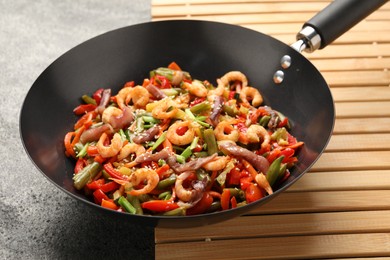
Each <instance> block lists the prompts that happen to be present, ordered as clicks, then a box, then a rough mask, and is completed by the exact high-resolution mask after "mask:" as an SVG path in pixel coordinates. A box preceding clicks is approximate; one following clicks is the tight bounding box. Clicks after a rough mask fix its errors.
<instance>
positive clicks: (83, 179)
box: [73, 162, 102, 190]
mask: <svg viewBox="0 0 390 260" xmlns="http://www.w3.org/2000/svg"><path fill="white" fill-rule="evenodd" d="M101 169H102V166H101V165H100V163H98V162H93V163H91V164H88V165H87V166H85V167H84V168H83V169H82V170H81V171H80V172H78V173H77V174H75V175H74V176H73V185H74V187H75V188H76V189H78V190H81V189H82V188H84V186H85V185H86V184H87V183H88V182H89V181H90V180H92V179H93V178H95V177H96V175H97V174H98V173H99V172H100V170H101Z"/></svg>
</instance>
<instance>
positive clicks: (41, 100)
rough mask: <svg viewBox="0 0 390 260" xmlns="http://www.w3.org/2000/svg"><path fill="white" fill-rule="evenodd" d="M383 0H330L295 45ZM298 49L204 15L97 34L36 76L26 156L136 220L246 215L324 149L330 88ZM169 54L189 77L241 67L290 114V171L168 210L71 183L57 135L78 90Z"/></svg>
mask: <svg viewBox="0 0 390 260" xmlns="http://www.w3.org/2000/svg"><path fill="white" fill-rule="evenodd" d="M385 2H386V1H383V0H382V1H378V0H375V1H373V0H370V1H359V0H356V1H347V0H341V1H336V2H334V3H332V4H331V5H330V6H329V7H328V8H326V9H324V10H323V11H322V12H320V13H319V14H318V15H317V16H315V17H314V18H313V19H311V20H310V21H309V22H307V23H306V24H305V25H304V29H303V30H302V31H301V32H300V33H299V34H298V41H297V43H296V44H295V45H294V48H295V49H298V50H303V49H306V50H309V51H313V50H314V49H316V48H323V47H325V46H326V45H327V44H329V43H331V42H332V41H333V40H334V39H335V38H337V37H338V36H339V35H341V34H342V33H343V32H345V31H346V30H348V29H349V28H350V27H352V26H353V25H354V24H355V23H357V22H358V21H359V20H362V19H363V18H364V17H365V16H367V15H368V14H370V13H371V12H373V11H374V10H375V9H377V8H379V7H380V6H381V5H382V4H384V3H385ZM336 21H337V22H336ZM335 26H336V27H335ZM308 28H309V29H308ZM294 48H291V47H290V46H288V45H286V44H284V43H282V42H279V41H278V40H275V39H273V38H272V37H269V36H267V35H264V34H262V33H259V32H256V31H252V30H249V29H244V28H242V27H239V26H234V25H228V24H224V23H216V22H206V21H190V20H182V21H163V22H150V23H144V24H137V25H133V26H129V27H125V28H120V29H117V30H114V31H111V32H108V33H105V34H102V35H100V36H97V37H95V38H93V39H90V40H88V41H86V42H84V43H82V44H80V45H78V46H76V47H75V48H73V49H71V50H69V51H68V52H66V53H65V54H63V55H62V56H61V57H59V58H58V59H57V60H55V61H54V62H53V63H52V64H51V65H50V66H48V68H47V69H45V70H44V71H43V73H42V74H41V75H40V76H39V77H38V78H37V80H36V81H35V82H34V83H33V85H32V87H31V89H30V90H29V92H28V94H27V96H26V98H25V100H24V103H23V106H22V109H21V114H20V134H21V139H22V142H23V144H24V147H25V150H26V152H27V154H28V155H29V157H30V158H31V160H32V162H33V163H34V164H35V166H36V167H37V168H38V169H39V170H40V171H41V172H42V173H43V175H44V176H45V177H47V178H48V179H49V180H50V181H51V182H52V183H53V184H54V185H55V186H57V187H58V188H59V189H60V190H62V191H64V192H65V193H67V194H68V195H70V196H72V197H73V198H75V199H77V200H79V201H81V202H82V203H85V204H87V205H89V206H92V207H94V208H96V210H98V211H99V212H106V213H107V214H112V215H113V217H116V218H124V219H126V220H127V221H131V222H133V223H137V224H141V225H144V224H146V225H152V226H156V225H159V226H165V227H188V226H194V225H204V224H210V223H214V222H217V221H222V220H226V219H229V218H232V217H235V216H238V215H242V214H244V213H245V212H248V211H249V210H251V209H253V208H255V207H259V206H260V205H262V204H264V203H266V202H268V201H270V200H271V199H272V198H274V197H275V196H277V195H278V194H280V193H281V192H283V191H284V190H286V189H287V188H288V187H289V186H291V185H292V184H293V183H294V182H295V181H296V180H298V179H299V178H300V177H302V175H303V174H304V173H305V172H307V171H308V170H309V169H310V168H311V166H312V165H313V164H314V163H315V162H316V161H317V159H318V158H319V157H320V155H321V154H322V152H323V151H324V149H325V147H326V145H327V143H328V141H329V139H330V136H331V134H332V131H333V125H334V119H335V111H334V103H333V99H332V95H331V93H330V90H329V87H328V85H327V83H326V82H325V80H324V78H323V77H322V75H321V74H320V73H319V71H318V70H317V69H316V68H315V67H314V66H313V65H312V64H311V63H310V62H309V61H308V60H307V59H306V58H305V57H304V56H303V55H301V54H300V53H299V52H298V51H296V50H295V49H294ZM284 55H289V56H290V57H291V60H292V63H291V66H290V67H289V68H288V69H282V67H281V64H280V59H281V57H282V56H284ZM171 61H175V62H176V63H178V64H179V65H180V66H181V67H182V68H183V69H184V70H186V71H189V72H190V73H191V75H192V77H193V78H197V79H202V80H204V79H207V80H209V81H212V82H213V81H214V82H215V79H217V78H218V77H221V76H222V75H224V74H225V73H226V72H228V71H232V70H239V71H242V72H243V73H244V74H246V76H247V77H248V79H249V83H250V85H252V86H255V87H257V88H259V89H260V91H261V93H262V95H263V97H264V103H265V104H266V105H268V106H271V107H272V108H274V109H276V110H278V111H281V112H282V113H284V114H285V115H286V116H287V117H289V119H290V120H291V122H292V123H293V129H292V134H293V135H294V136H296V137H297V138H298V139H299V140H301V141H304V142H305V145H304V146H303V148H302V149H301V150H300V152H299V155H298V157H299V163H298V164H297V165H296V166H295V167H294V168H293V170H292V171H291V176H290V177H289V178H288V179H287V180H286V181H285V182H284V183H283V184H282V185H280V187H278V188H277V189H276V191H275V193H274V194H272V195H270V196H267V197H265V198H263V199H261V200H259V201H257V202H255V203H251V204H248V205H246V206H244V207H240V208H236V209H231V210H227V211H222V212H216V213H210V214H203V215H198V216H185V217H164V216H138V215H131V214H127V213H121V212H115V211H110V210H106V209H104V208H102V207H100V206H98V205H96V204H94V203H93V202H92V201H91V200H90V199H89V198H87V197H86V196H85V195H84V194H83V193H81V192H79V191H77V190H76V189H75V188H74V187H73V181H72V176H73V168H74V161H73V160H72V159H69V158H67V157H66V156H65V154H64V147H63V138H64V135H65V134H66V132H68V131H69V130H70V129H71V128H72V126H73V124H74V122H75V121H76V117H75V116H74V115H73V113H72V110H73V108H74V107H76V106H77V105H78V104H79V103H80V99H79V98H80V97H81V96H82V95H83V94H86V93H88V94H91V93H93V92H94V91H95V90H96V89H97V88H111V89H112V91H113V93H116V92H117V91H118V90H119V89H120V88H121V87H122V86H123V84H124V83H125V82H127V81H129V80H134V81H135V82H136V83H139V84H141V83H142V80H143V79H144V78H145V77H147V76H148V72H149V71H150V70H152V69H154V68H157V67H160V66H166V65H168V64H169V63H170V62H171ZM277 70H281V71H283V72H284V74H285V75H284V80H283V81H282V82H281V83H280V84H276V83H275V82H274V80H273V76H274V73H275V72H276V71H277Z"/></svg>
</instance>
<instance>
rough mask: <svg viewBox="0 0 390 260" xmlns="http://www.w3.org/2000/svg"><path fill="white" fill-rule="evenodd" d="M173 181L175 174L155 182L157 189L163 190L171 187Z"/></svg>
mask: <svg viewBox="0 0 390 260" xmlns="http://www.w3.org/2000/svg"><path fill="white" fill-rule="evenodd" d="M175 181H176V175H175V174H172V175H171V176H169V177H168V178H166V179H164V180H161V181H159V182H158V184H157V189H158V190H165V189H167V188H169V187H171V186H172V185H174V184H175Z"/></svg>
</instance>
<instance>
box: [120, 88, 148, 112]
mask: <svg viewBox="0 0 390 260" xmlns="http://www.w3.org/2000/svg"><path fill="white" fill-rule="evenodd" d="M116 100H117V103H118V106H119V107H120V108H123V107H125V106H126V105H127V104H129V103H130V101H132V102H133V105H134V107H136V108H144V107H145V106H146V105H147V104H148V103H149V91H148V90H147V89H146V88H144V87H141V86H136V87H134V88H131V87H126V88H122V89H121V90H120V91H119V93H118V95H116Z"/></svg>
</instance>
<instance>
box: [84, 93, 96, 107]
mask: <svg viewBox="0 0 390 260" xmlns="http://www.w3.org/2000/svg"><path fill="white" fill-rule="evenodd" d="M81 99H82V100H83V101H84V102H85V103H87V104H92V105H96V100H95V99H93V98H91V97H90V96H88V95H82V96H81Z"/></svg>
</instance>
